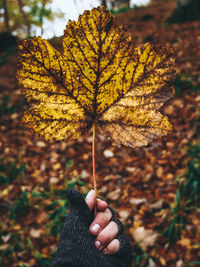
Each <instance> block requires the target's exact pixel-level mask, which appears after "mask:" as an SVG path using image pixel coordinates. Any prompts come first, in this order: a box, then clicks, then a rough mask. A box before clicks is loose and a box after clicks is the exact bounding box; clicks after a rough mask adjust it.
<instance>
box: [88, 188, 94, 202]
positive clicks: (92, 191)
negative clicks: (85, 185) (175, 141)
mask: <svg viewBox="0 0 200 267" xmlns="http://www.w3.org/2000/svg"><path fill="white" fill-rule="evenodd" d="M94 192H95V191H94V189H92V190H91V191H90V192H89V193H88V194H87V196H86V199H87V200H90V199H91V198H92V197H93V195H94Z"/></svg>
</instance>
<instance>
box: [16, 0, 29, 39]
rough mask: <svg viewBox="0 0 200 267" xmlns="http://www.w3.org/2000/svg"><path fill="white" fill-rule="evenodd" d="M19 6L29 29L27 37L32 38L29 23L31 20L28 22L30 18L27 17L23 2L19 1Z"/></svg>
mask: <svg viewBox="0 0 200 267" xmlns="http://www.w3.org/2000/svg"><path fill="white" fill-rule="evenodd" d="M18 5H19V10H20V12H21V14H22V17H23V20H24V22H25V24H26V27H27V35H28V36H30V33H31V25H30V23H29V20H28V17H27V15H26V13H25V12H24V10H23V6H24V5H23V3H22V0H18Z"/></svg>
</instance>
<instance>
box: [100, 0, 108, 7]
mask: <svg viewBox="0 0 200 267" xmlns="http://www.w3.org/2000/svg"><path fill="white" fill-rule="evenodd" d="M101 5H102V6H105V8H107V3H106V0H101Z"/></svg>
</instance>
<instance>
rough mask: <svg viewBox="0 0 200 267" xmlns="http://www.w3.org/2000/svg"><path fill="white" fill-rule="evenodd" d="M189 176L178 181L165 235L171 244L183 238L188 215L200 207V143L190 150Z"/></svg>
mask: <svg viewBox="0 0 200 267" xmlns="http://www.w3.org/2000/svg"><path fill="white" fill-rule="evenodd" d="M188 155H189V160H188V163H187V169H188V174H187V178H186V179H178V181H179V183H180V184H179V188H178V189H177V191H176V205H175V207H172V208H171V211H170V217H169V225H168V227H167V228H166V229H165V230H164V231H163V235H164V236H165V237H167V238H168V240H169V242H170V243H171V242H174V241H176V240H179V239H180V238H181V233H182V230H183V228H184V225H185V222H186V220H187V219H186V218H187V213H188V212H190V210H191V209H196V208H199V207H200V143H199V144H197V145H196V146H191V147H189V149H188Z"/></svg>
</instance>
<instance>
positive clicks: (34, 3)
mask: <svg viewBox="0 0 200 267" xmlns="http://www.w3.org/2000/svg"><path fill="white" fill-rule="evenodd" d="M51 2H52V0H45V1H44V0H23V1H22V5H23V6H22V9H21V8H20V6H19V2H18V1H17V0H13V1H7V10H8V17H9V25H10V28H11V32H15V34H17V36H18V37H20V38H25V37H27V36H28V35H29V36H32V35H34V34H35V29H36V27H41V34H42V33H43V28H42V26H43V22H44V20H53V19H54V18H55V17H63V13H62V12H60V11H58V12H53V11H52V10H51V8H50V7H49V4H50V3H51ZM0 30H1V31H5V26H4V21H3V20H2V21H0Z"/></svg>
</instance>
